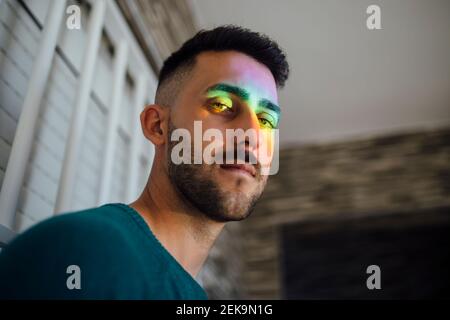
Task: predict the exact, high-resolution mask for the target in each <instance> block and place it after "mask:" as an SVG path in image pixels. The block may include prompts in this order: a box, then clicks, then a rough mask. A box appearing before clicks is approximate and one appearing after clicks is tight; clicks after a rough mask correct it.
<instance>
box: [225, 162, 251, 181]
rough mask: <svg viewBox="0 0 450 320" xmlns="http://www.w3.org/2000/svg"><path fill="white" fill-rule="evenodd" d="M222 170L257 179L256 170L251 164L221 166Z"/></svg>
mask: <svg viewBox="0 0 450 320" xmlns="http://www.w3.org/2000/svg"><path fill="white" fill-rule="evenodd" d="M220 168H221V169H224V170H227V171H229V172H234V173H238V174H244V175H247V176H250V177H252V178H255V176H256V169H255V167H254V166H253V165H251V164H221V165H220Z"/></svg>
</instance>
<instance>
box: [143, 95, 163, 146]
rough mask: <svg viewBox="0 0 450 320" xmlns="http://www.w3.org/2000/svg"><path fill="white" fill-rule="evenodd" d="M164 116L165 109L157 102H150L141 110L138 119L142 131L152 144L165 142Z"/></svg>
mask: <svg viewBox="0 0 450 320" xmlns="http://www.w3.org/2000/svg"><path fill="white" fill-rule="evenodd" d="M165 118H166V117H165V110H164V109H163V108H162V107H161V106H159V105H157V104H150V105H148V106H146V107H145V108H144V110H142V112H141V115H140V119H141V127H142V132H143V134H144V136H145V137H146V138H147V139H148V140H150V141H151V142H152V143H153V144H154V145H161V144H164V143H165V135H164V121H165Z"/></svg>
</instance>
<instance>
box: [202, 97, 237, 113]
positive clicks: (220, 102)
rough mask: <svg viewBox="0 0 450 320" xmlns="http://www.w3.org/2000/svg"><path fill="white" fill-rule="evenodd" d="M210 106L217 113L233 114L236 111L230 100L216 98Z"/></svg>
mask: <svg viewBox="0 0 450 320" xmlns="http://www.w3.org/2000/svg"><path fill="white" fill-rule="evenodd" d="M208 106H209V108H210V109H211V111H213V112H215V113H231V112H233V111H234V108H233V103H232V101H231V99H228V98H216V99H214V100H212V101H211V102H210V103H209V104H208Z"/></svg>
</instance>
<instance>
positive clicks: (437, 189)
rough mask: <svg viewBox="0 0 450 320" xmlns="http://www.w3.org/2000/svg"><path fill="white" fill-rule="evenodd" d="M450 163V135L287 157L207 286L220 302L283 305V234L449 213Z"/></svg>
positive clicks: (223, 249)
mask: <svg viewBox="0 0 450 320" xmlns="http://www.w3.org/2000/svg"><path fill="white" fill-rule="evenodd" d="M449 163H450V128H448V129H440V130H435V131H427V132H418V133H404V134H397V135H389V136H379V137H374V138H371V139H364V140H353V141H347V142H339V143H328V144H320V145H319V144H317V145H304V146H299V147H296V148H290V149H284V150H282V151H281V152H280V171H279V173H278V174H277V175H275V176H272V177H271V178H270V180H269V183H268V185H267V188H266V191H265V193H264V195H263V197H262V198H261V201H260V202H259V203H258V205H257V207H256V209H255V211H254V212H253V214H252V216H251V217H250V218H248V219H247V220H246V221H244V222H240V223H238V224H239V226H238V227H236V228H234V229H231V230H228V232H226V233H225V234H223V235H222V236H221V238H220V239H219V240H218V242H217V243H216V246H215V249H214V251H213V252H214V254H213V255H212V256H211V257H210V258H209V259H208V261H207V264H206V267H205V270H208V272H209V278H208V279H206V280H205V281H204V282H203V283H204V285H205V286H206V288H207V290H208V292H209V294H210V296H211V297H213V298H216V297H223V298H233V297H244V298H262V299H264V298H280V297H281V296H282V294H281V278H282V276H281V274H280V233H279V231H280V227H281V226H283V225H286V224H291V223H298V222H310V221H335V220H348V219H358V218H363V217H370V216H374V215H376V216H383V215H389V214H392V213H393V212H395V213H396V214H405V215H408V214H410V213H411V212H417V211H418V210H422V209H427V208H435V207H443V206H449V205H450V197H449V196H450V168H449ZM230 279H231V280H230Z"/></svg>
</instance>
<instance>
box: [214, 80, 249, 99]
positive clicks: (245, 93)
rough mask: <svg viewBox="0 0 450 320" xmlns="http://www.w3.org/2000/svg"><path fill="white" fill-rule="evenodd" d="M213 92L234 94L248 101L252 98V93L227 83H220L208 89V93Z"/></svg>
mask: <svg viewBox="0 0 450 320" xmlns="http://www.w3.org/2000/svg"><path fill="white" fill-rule="evenodd" d="M213 91H224V92H228V93H232V94H234V95H236V96H238V97H239V98H241V99H242V100H248V99H249V98H250V93H249V92H248V91H247V90H245V89H242V88H240V87H236V86H232V85H229V84H226V83H218V84H215V85H213V86H211V87H209V88H208V89H206V93H210V92H213Z"/></svg>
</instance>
